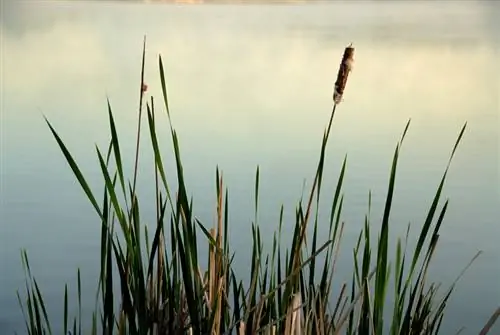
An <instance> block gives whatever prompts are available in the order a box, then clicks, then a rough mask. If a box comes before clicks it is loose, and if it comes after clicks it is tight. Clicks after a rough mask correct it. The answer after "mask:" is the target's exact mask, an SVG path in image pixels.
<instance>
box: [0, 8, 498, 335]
mask: <svg viewBox="0 0 500 335" xmlns="http://www.w3.org/2000/svg"><path fill="white" fill-rule="evenodd" d="M1 6H2V7H1V20H2V21H1V28H2V30H1V33H0V34H1V35H0V55H1V67H0V70H1V71H0V73H1V75H0V76H1V77H0V79H1V88H0V97H1V123H0V127H1V133H0V134H1V160H0V169H1V170H0V177H1V180H0V250H1V252H0V333H2V334H8V333H12V332H14V331H18V332H19V333H23V332H24V328H23V327H24V323H23V318H22V314H21V312H20V309H19V307H18V303H17V298H16V295H15V292H16V290H18V289H19V290H20V292H21V295H22V296H23V294H24V291H23V287H24V276H23V271H22V266H21V258H20V250H21V249H22V248H26V249H27V251H28V255H29V258H30V264H31V268H32V271H33V273H34V274H35V275H36V277H37V280H38V281H39V283H40V286H41V289H42V291H43V294H44V297H45V299H46V301H47V303H48V306H47V307H48V310H49V312H50V313H51V315H53V318H54V319H55V320H60V319H61V317H62V310H63V292H64V284H65V283H68V284H69V287H70V293H71V294H72V295H71V299H73V300H71V302H72V303H75V302H76V300H75V295H74V294H73V292H74V289H75V285H76V270H77V267H80V268H81V273H82V285H83V292H84V313H86V314H85V315H86V317H87V318H88V320H90V312H91V310H92V307H93V303H94V294H95V288H96V284H97V283H96V280H97V275H98V268H99V266H98V262H99V257H98V256H99V233H100V226H99V221H98V220H97V216H96V215H95V213H94V212H93V209H92V207H91V205H90V203H89V202H88V201H87V199H86V197H85V195H84V194H83V192H82V191H81V189H80V187H79V185H78V184H77V182H76V179H75V178H74V176H73V175H72V172H71V171H70V169H69V167H68V165H67V163H66V161H65V159H64V157H63V155H62V154H61V151H60V150H59V148H58V146H57V144H56V142H55V141H54V139H53V137H52V135H51V133H50V131H49V128H48V127H47V125H46V123H45V121H44V118H43V116H44V115H45V116H46V117H47V118H48V119H49V120H50V122H52V124H53V125H54V127H55V128H56V129H57V131H58V132H59V133H60V135H61V137H62V138H63V140H64V141H65V143H66V144H67V146H68V148H69V149H70V151H71V152H72V154H73V155H74V157H75V158H76V160H77V162H78V163H79V164H80V168H81V169H82V171H83V173H84V174H85V175H86V176H87V178H88V180H89V183H90V185H91V187H92V189H93V190H94V191H95V192H96V194H97V196H98V197H100V195H101V194H102V185H103V184H102V177H101V175H100V171H99V164H98V160H97V158H96V153H95V144H97V145H99V147H100V148H101V150H102V151H104V150H106V148H105V146H106V143H107V141H108V138H109V133H108V119H107V114H106V113H107V108H106V97H109V99H110V102H111V105H112V108H113V110H114V114H115V118H116V124H117V127H118V131H119V135H120V138H121V143H120V144H121V148H122V150H123V153H124V154H123V156H124V160H125V162H126V164H127V170H126V172H127V173H128V175H129V176H131V169H132V168H131V167H132V165H133V151H134V145H135V128H136V120H137V109H138V89H139V83H138V80H139V75H140V61H141V47H142V39H143V36H144V35H147V56H146V71H145V72H146V73H145V76H146V82H147V84H148V85H149V87H148V92H147V95H148V97H149V96H150V95H153V96H154V97H155V98H156V100H155V105H156V106H157V111H158V112H159V114H158V116H157V123H158V124H159V127H160V130H161V131H160V134H159V136H160V139H161V142H162V143H161V145H162V148H163V153H164V159H165V160H166V167H167V172H168V176H169V177H168V178H169V180H174V179H175V170H174V165H173V155H172V150H171V141H170V140H169V136H168V124H167V118H166V117H165V114H162V113H164V106H163V104H162V99H161V90H160V85H159V84H160V81H159V75H158V55H159V54H161V55H162V57H163V62H164V66H165V71H166V76H167V85H168V91H169V97H170V107H171V113H172V117H173V122H174V125H175V127H176V129H177V131H178V133H179V135H180V139H181V141H180V142H181V153H182V158H183V162H184V169H185V174H186V178H187V181H188V187H189V192H190V194H192V195H193V197H194V204H195V212H196V213H197V215H198V216H199V218H200V220H201V221H203V222H204V223H205V224H206V225H207V226H211V225H212V224H213V223H214V218H215V196H214V194H215V168H216V166H217V164H218V165H219V167H220V168H221V169H222V170H223V171H224V179H225V183H226V185H227V186H228V187H229V192H230V201H231V202H230V221H231V226H230V236H231V242H232V244H233V248H234V249H235V250H236V251H237V255H238V256H237V257H239V258H237V260H238V261H237V263H236V267H237V268H239V269H240V270H242V271H245V270H246V269H247V268H248V265H249V261H250V257H251V255H250V253H249V250H250V248H251V228H250V225H251V222H252V220H253V190H254V180H253V178H254V174H255V168H256V166H257V165H260V173H261V188H260V193H261V198H260V213H261V215H260V217H259V221H260V224H261V226H262V228H261V229H262V232H263V236H264V237H265V239H267V240H269V239H270V236H271V233H272V231H274V229H275V228H276V226H277V223H278V218H279V207H280V205H281V204H284V206H285V213H286V215H285V218H286V219H287V222H285V225H284V228H283V229H284V231H285V232H286V234H287V236H289V235H290V234H291V231H290V230H291V228H290V227H291V225H292V224H293V221H292V220H293V216H294V208H295V204H296V202H297V200H298V199H299V198H300V195H301V192H302V186H303V183H304V180H305V181H306V187H310V183H311V180H312V178H313V176H314V172H315V170H314V169H315V164H316V162H317V159H318V155H319V146H320V143H321V137H322V133H323V129H324V127H325V126H326V123H327V121H328V118H329V113H330V110H331V106H332V88H333V83H334V81H335V77H336V73H337V69H338V64H339V61H340V58H341V56H342V53H343V50H344V47H345V46H346V45H348V44H349V43H351V42H352V43H353V45H354V46H355V48H356V54H355V66H354V70H353V72H352V73H351V74H350V76H349V81H348V84H347V88H346V91H345V95H344V101H343V102H342V103H341V104H340V105H339V108H338V110H337V114H336V116H335V120H334V126H333V133H332V135H331V137H330V144H329V147H328V159H327V162H326V164H327V165H326V172H325V181H324V185H323V187H324V189H323V191H324V192H325V198H324V201H323V202H322V206H323V207H324V209H325V213H327V212H328V208H327V207H328V205H329V202H330V201H331V197H332V195H333V192H334V187H335V181H336V178H337V176H338V173H339V170H340V167H341V163H342V159H343V157H344V156H345V155H346V154H348V164H347V174H346V179H345V199H344V209H343V215H342V220H343V221H344V222H345V231H344V237H345V239H344V241H343V244H342V249H341V250H342V253H341V256H340V257H341V258H340V261H339V269H338V276H339V277H338V278H339V279H338V281H337V282H338V283H339V285H340V283H341V280H349V279H350V276H349V273H350V272H349V271H350V268H351V267H352V261H351V257H352V247H353V246H354V241H355V240H356V238H357V235H358V233H359V231H360V229H361V228H362V224H363V222H364V221H363V220H364V215H365V214H366V212H367V207H368V192H369V191H370V190H371V191H372V194H373V203H372V207H373V208H372V212H371V216H372V220H373V221H374V222H375V223H377V222H380V219H381V215H382V210H383V205H384V199H385V195H386V192H387V181H388V177H389V170H390V164H391V159H392V155H393V151H394V148H395V145H396V142H397V140H398V139H399V137H400V136H401V133H402V131H403V129H404V126H405V124H406V122H407V120H408V119H409V118H411V119H412V123H411V126H410V129H409V132H408V134H407V137H406V139H405V142H404V146H403V150H402V153H401V157H400V159H401V161H400V165H399V169H398V177H397V185H396V189H395V201H394V204H393V205H394V208H393V212H392V214H391V233H390V234H391V243H394V242H395V240H396V238H397V237H398V236H403V235H404V233H405V231H406V226H407V224H408V223H409V222H411V223H412V225H413V226H412V227H413V229H412V231H411V232H412V233H411V234H410V244H414V243H415V241H416V239H417V231H418V227H419V225H421V224H422V222H423V221H424V219H425V215H426V213H427V210H428V208H429V206H430V204H431V201H432V198H433V196H434V193H435V190H436V188H437V186H438V183H439V181H440V178H441V175H442V173H443V172H444V169H445V167H446V164H447V160H448V157H449V154H450V152H451V149H452V148H453V145H454V143H455V140H456V138H457V136H458V134H459V131H460V129H461V127H462V125H463V124H464V123H465V122H467V130H466V132H465V135H464V137H463V142H462V143H461V145H460V146H459V148H458V151H457V153H456V157H455V159H454V160H453V162H452V165H451V168H450V171H449V174H448V179H447V182H446V184H445V187H444V190H443V201H444V200H445V199H448V198H449V199H450V204H449V208H448V213H447V216H446V219H445V221H444V223H443V227H442V233H441V240H440V246H439V248H438V251H437V253H436V259H435V262H434V264H433V266H432V268H431V273H430V276H431V279H432V280H435V281H438V282H442V283H443V287H444V288H446V287H448V285H449V284H451V282H452V281H453V280H454V279H455V277H456V276H457V275H458V274H459V273H460V271H461V270H462V268H463V267H464V266H465V265H466V264H467V263H468V261H469V260H470V259H471V258H472V257H473V256H474V255H475V254H476V253H477V252H478V251H479V250H482V251H483V254H482V255H481V256H480V257H479V258H478V259H477V261H476V262H475V263H474V264H473V265H472V267H471V268H470V269H469V271H468V272H466V274H465V275H464V277H462V279H461V281H460V282H459V283H458V286H457V290H456V292H455V294H454V295H453V296H452V298H451V302H450V305H449V308H448V314H447V317H446V318H445V321H444V325H443V327H444V328H445V332H444V333H446V334H448V333H455V332H456V331H457V330H458V329H460V328H461V327H462V326H465V327H467V328H466V331H465V333H467V334H477V333H478V331H479V329H480V328H481V327H482V325H484V323H485V322H486V321H487V319H488V317H489V316H490V315H491V314H492V313H493V311H494V310H495V309H496V308H497V307H498V306H499V304H500V245H499V244H498V240H499V238H500V222H499V220H498V219H499V218H500V209H499V207H498V206H499V203H500V201H499V200H500V196H499V187H500V179H499V178H500V176H499V168H500V165H499V159H500V152H499V140H500V139H499V132H500V130H499V129H500V120H499V112H500V109H499V104H500V101H499V96H500V79H499V78H500V62H499V60H500V50H499V46H500V38H499V34H500V6H499V5H498V3H497V2H495V1H491V2H488V1H457V2H453V1H442V2H425V1H407V2H406V1H405V2H399V3H397V2H392V1H387V2H386V1H384V2H361V1H360V2H358V1H354V2H351V3H342V2H335V3H333V2H332V3H330V4H329V3H317V4H314V5H287V6H285V5H283V6H278V5H273V6H271V5H269V6H265V5H253V6H250V5H201V6H184V5H153V4H148V5H146V4H138V3H132V4H131V3H125V2H120V1H115V2H103V3H98V2H86V1H82V2H78V3H69V2H49V1H41V2H38V3H37V2H34V1H2V3H1ZM142 145H143V147H144V148H145V150H146V151H144V155H143V156H141V168H140V170H139V177H138V182H139V185H141V186H140V188H139V190H140V192H141V195H142V196H143V197H144V198H142V199H144V200H143V201H144V204H143V209H144V210H148V208H149V209H150V210H151V211H152V210H153V208H154V205H152V199H153V196H152V193H153V181H154V176H153V173H152V171H153V169H152V165H151V164H150V163H151V152H150V151H149V149H148V148H146V147H147V145H148V134H147V132H144V136H143V142H142ZM443 201H442V202H441V203H440V206H442V204H443ZM148 202H149V204H148ZM327 226H328V225H327V223H326V220H323V223H321V225H320V230H321V235H322V236H324V235H325V234H327V232H328V227H327ZM374 227H377V225H376V224H375V226H374ZM373 229H375V228H373ZM54 326H55V325H54ZM57 326H59V325H57ZM57 329H58V331H59V329H60V327H58V328H57ZM498 332H500V326H497V327H496V333H498ZM493 333H495V330H494V331H493Z"/></svg>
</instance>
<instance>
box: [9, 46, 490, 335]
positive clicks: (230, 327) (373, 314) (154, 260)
mask: <svg viewBox="0 0 500 335" xmlns="http://www.w3.org/2000/svg"><path fill="white" fill-rule="evenodd" d="M353 56H354V48H353V47H352V46H348V47H347V48H346V50H345V53H344V56H343V58H342V62H341V65H340V69H339V73H338V77H337V80H336V83H335V87H334V94H333V109H332V112H331V115H330V120H329V123H328V127H327V128H326V130H325V132H324V135H323V140H322V143H321V149H320V157H319V161H318V165H317V169H316V173H315V177H314V182H313V184H312V187H311V190H310V192H309V197H308V200H307V202H305V203H304V202H303V201H302V200H301V201H299V203H298V204H297V206H296V210H295V218H296V220H295V223H294V225H293V227H294V228H293V229H294V233H293V238H292V241H291V246H290V247H289V248H287V249H286V250H285V251H284V249H283V247H282V240H281V231H282V227H283V224H284V223H283V207H282V208H281V215H280V221H279V224H278V229H277V231H276V233H275V234H274V237H273V244H272V248H271V250H270V253H265V252H264V250H263V246H262V240H261V233H260V229H259V226H258V225H257V224H256V223H255V222H254V223H253V224H252V228H251V233H252V241H253V249H252V253H251V263H250V272H249V273H248V277H247V278H244V279H245V280H246V279H249V281H250V284H249V285H248V286H245V285H244V281H243V280H242V278H238V277H237V275H236V273H235V272H234V271H233V267H232V261H233V257H234V249H233V248H232V246H231V244H230V242H231V241H230V240H229V239H228V238H227V236H228V226H229V224H230V223H229V220H228V210H229V209H228V192H227V188H225V185H224V180H223V177H222V173H220V172H219V170H218V169H217V171H216V193H217V204H216V206H217V220H216V224H215V226H214V227H212V228H207V227H206V226H205V225H203V224H202V223H201V222H200V221H199V220H198V219H197V218H196V217H195V215H194V213H193V210H192V208H193V206H192V203H191V202H190V200H189V198H188V190H187V189H186V183H185V180H184V173H183V166H182V160H181V156H180V147H179V140H178V135H177V132H176V130H175V128H174V127H173V124H172V120H171V118H170V113H171V111H170V109H169V105H168V99H167V89H166V82H165V75H164V68H163V63H162V58H161V56H160V57H159V64H158V65H159V72H160V83H161V89H162V93H163V103H164V109H165V111H166V115H167V118H168V121H169V126H170V134H171V137H172V140H173V152H174V157H175V163H176V174H177V184H178V186H177V189H176V190H175V191H174V190H172V189H171V187H170V185H169V184H168V183H167V178H166V172H165V168H164V164H163V160H162V155H161V151H160V146H159V143H158V139H157V136H156V131H157V126H156V122H157V117H158V115H157V112H158V107H156V106H155V104H154V100H153V98H152V97H151V98H150V99H148V98H147V96H146V94H147V86H146V84H145V80H144V64H145V41H144V48H143V52H142V66H141V83H140V92H139V94H140V98H139V99H140V103H139V112H138V115H139V119H138V128H137V142H136V155H135V162H134V175H133V180H132V182H130V181H128V180H127V179H126V177H125V175H124V169H123V162H122V158H121V157H122V155H121V151H120V144H119V137H118V131H117V129H116V126H115V122H114V117H113V112H112V108H111V105H110V103H109V101H108V117H109V125H110V133H111V139H110V142H109V145H108V147H107V150H106V151H105V152H103V151H101V149H99V148H96V150H97V156H98V159H99V164H100V167H101V171H102V177H103V184H104V186H103V188H104V189H103V197H102V199H101V202H98V200H97V198H96V197H95V195H94V193H93V192H92V190H91V189H90V187H89V185H88V183H87V181H86V179H85V177H84V176H83V174H82V173H81V171H80V169H79V168H78V165H77V163H76V161H75V160H74V158H73V156H72V155H71V153H70V152H69V151H68V149H67V148H66V146H65V144H64V142H63V140H62V139H61V137H60V136H59V135H58V133H57V132H56V131H55V129H54V128H53V126H52V125H51V123H50V122H49V121H48V120H47V124H48V126H49V128H50V130H51V132H52V134H53V136H54V138H55V140H56V142H57V143H58V145H59V147H60V149H61V151H62V153H63V155H64V157H65V159H66V161H67V162H68V164H69V166H70V168H71V169H72V171H73V172H74V174H75V177H76V178H77V180H78V182H79V184H80V185H81V187H82V189H83V191H84V192H85V194H86V195H87V197H88V199H89V201H90V203H91V204H92V206H93V208H94V210H95V212H96V214H97V216H98V218H99V220H100V221H101V257H100V277H99V282H98V296H97V303H96V306H97V308H96V310H95V311H94V313H93V315H92V319H91V323H86V324H89V325H91V327H87V329H85V330H83V329H82V315H81V282H80V272H79V271H78V283H77V284H78V305H79V312H78V315H76V316H75V317H74V318H73V319H72V322H71V321H70V318H69V315H68V293H67V292H68V290H67V286H66V287H65V295H64V322H63V325H62V326H61V328H62V329H61V328H58V329H57V332H56V333H60V331H61V330H62V331H63V333H64V334H69V333H71V334H89V333H90V334H97V333H102V334H384V333H390V334H393V335H396V334H436V333H438V331H439V329H440V326H441V323H442V320H443V317H444V313H445V309H446V305H447V302H448V299H449V297H450V295H451V293H452V292H453V290H454V288H455V283H453V284H452V285H451V286H450V287H449V289H448V290H446V291H445V292H444V294H443V295H442V296H441V297H440V295H438V289H437V286H438V285H436V284H435V283H432V282H431V283H429V282H428V279H427V269H428V267H429V264H430V263H431V260H432V257H433V254H434V251H435V249H436V246H437V244H438V241H439V230H440V227H441V225H442V223H443V221H444V218H445V213H446V211H447V207H448V200H446V201H444V203H441V192H442V190H443V187H444V183H445V179H446V175H447V172H448V169H449V166H450V163H451V160H452V158H453V156H454V154H455V151H456V149H457V146H458V144H459V142H460V140H461V138H462V135H463V134H464V131H465V129H466V125H464V126H463V128H462V129H461V131H460V134H459V136H458V139H457V141H456V143H455V146H454V147H453V150H452V152H451V155H450V159H449V162H448V165H447V166H446V168H445V171H444V174H443V176H442V179H441V181H440V183H439V185H438V187H437V190H436V193H435V195H434V197H433V199H432V202H431V205H430V207H429V209H428V213H427V215H426V219H425V222H424V223H423V224H422V228H421V231H420V233H419V234H418V240H417V243H416V247H415V249H414V250H413V251H412V252H408V251H407V250H406V245H407V241H408V238H409V235H408V234H407V235H406V237H405V239H404V240H401V239H398V241H397V248H396V254H395V257H391V256H390V255H389V251H388V240H389V229H390V224H389V222H390V212H391V208H392V200H393V196H394V186H395V182H396V169H397V166H398V159H399V153H400V150H401V146H402V144H403V141H404V138H405V134H406V132H407V130H408V127H409V125H410V122H409V121H408V123H407V125H406V127H405V129H404V132H403V134H402V136H401V138H400V140H399V141H398V143H397V145H396V148H395V150H394V156H393V160H392V166H391V170H390V174H389V182H388V194H387V199H386V202H385V209H384V214H383V219H382V225H381V228H380V231H379V234H378V236H379V237H378V239H377V240H376V241H372V240H371V238H370V217H369V215H366V217H365V222H364V226H363V229H362V231H361V232H360V234H359V238H358V241H357V244H356V245H355V247H354V254H353V265H354V266H353V272H352V280H351V282H350V283H344V284H342V286H341V288H340V291H339V292H340V293H339V294H338V295H336V296H335V297H333V298H332V299H333V300H332V299H331V298H330V297H332V296H333V293H332V284H333V282H334V281H333V279H334V275H335V264H336V259H337V257H338V253H339V246H340V240H341V239H342V234H343V228H344V223H343V221H342V220H341V215H342V205H343V201H344V196H343V186H342V185H343V180H344V175H345V171H346V162H347V158H345V159H344V161H343V164H342V168H341V171H340V172H339V177H338V181H337V186H336V189H335V193H334V195H333V201H332V206H331V209H330V213H331V214H330V217H329V221H328V222H326V223H325V222H320V221H319V219H318V215H317V212H318V207H319V199H320V196H321V182H322V176H323V172H324V168H325V167H324V163H325V155H326V148H327V143H328V137H329V134H330V132H331V128H332V122H333V117H334V114H335V111H336V108H337V106H338V104H339V103H340V102H341V100H342V95H343V93H344V89H345V86H346V83H347V78H348V74H349V72H350V70H351V68H352V63H353ZM144 105H145V110H143V106H144ZM144 112H145V113H146V116H147V130H148V131H149V137H150V143H149V144H150V146H151V148H152V149H153V153H154V171H155V190H156V217H155V230H154V233H153V234H152V235H149V234H148V232H147V230H145V227H144V223H143V222H142V221H141V217H142V216H141V210H140V207H139V204H140V200H139V199H138V197H137V194H136V183H137V170H138V164H139V159H138V157H139V151H140V141H139V138H140V132H141V129H142V127H141V120H142V118H143V116H142V114H143V113H144ZM259 174H260V171H259V168H258V167H257V170H256V176H255V215H256V217H257V212H258V199H259ZM314 203H316V206H313V204H314ZM369 203H370V204H369V207H370V206H371V201H370V202H369ZM313 208H316V213H313ZM287 224H291V223H287ZM320 224H321V225H328V227H329V229H328V239H327V241H326V242H325V243H323V244H319V243H318V226H319V225H320ZM310 225H312V229H313V233H312V236H309V238H310V244H309V243H308V241H307V240H308V238H306V237H307V236H306V235H307V234H306V231H307V227H308V226H310ZM288 227H290V226H288ZM117 230H118V231H117ZM118 232H119V233H120V235H121V236H120V237H118ZM143 232H144V234H143ZM200 233H201V235H200ZM149 236H151V237H152V238H151V239H150V238H149ZM200 236H201V238H200ZM167 241H168V242H167ZM200 243H208V246H209V248H208V250H209V251H208V267H207V269H205V271H203V270H202V269H201V268H200V260H199V252H198V247H199V245H200ZM320 254H322V256H323V257H322V261H320V260H319V258H318V255H320ZM22 259H23V264H24V266H25V269H26V295H25V296H24V297H23V298H21V295H20V294H19V293H18V298H19V303H20V306H21V308H22V311H23V314H24V317H25V320H26V328H27V331H28V333H29V334H52V331H53V329H54V328H52V326H51V323H50V318H49V316H48V315H47V312H46V308H45V303H44V300H43V297H42V294H41V291H40V289H39V287H38V284H37V282H36V280H35V278H34V277H33V276H32V274H31V271H30V268H29V263H28V256H27V254H26V252H25V251H23V257H22ZM391 269H392V271H390V270H391ZM318 274H319V276H318ZM116 277H118V278H116ZM114 279H118V280H119V287H118V288H117V287H115V286H114V285H113V281H114ZM391 282H392V284H393V287H392V290H393V294H394V302H393V303H392V305H388V298H387V297H388V294H387V292H388V290H389V289H390V287H389V283H391ZM117 297H119V302H120V303H119V304H118V305H117V304H116V298H117ZM387 311H389V312H391V313H389V314H391V317H390V318H389V319H387V318H386V316H387V315H388V314H387ZM497 314H498V313H497ZM384 316H385V317H384ZM497 316H498V315H497ZM490 321H491V320H490ZM494 321H495V320H494V318H493V321H492V322H489V323H488V324H487V325H486V326H485V329H484V330H483V331H485V333H486V332H487V331H488V329H489V328H490V327H491V325H492V323H494ZM485 333H484V334H485Z"/></svg>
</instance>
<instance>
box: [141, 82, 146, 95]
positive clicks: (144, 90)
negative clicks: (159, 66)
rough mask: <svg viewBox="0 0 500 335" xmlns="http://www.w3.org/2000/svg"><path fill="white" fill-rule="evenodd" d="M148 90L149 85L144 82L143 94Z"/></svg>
mask: <svg viewBox="0 0 500 335" xmlns="http://www.w3.org/2000/svg"><path fill="white" fill-rule="evenodd" d="M147 90H148V85H146V84H142V87H141V92H142V94H144V93H146V91H147Z"/></svg>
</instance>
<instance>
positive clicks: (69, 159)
mask: <svg viewBox="0 0 500 335" xmlns="http://www.w3.org/2000/svg"><path fill="white" fill-rule="evenodd" d="M44 118H45V121H46V122H47V124H48V126H49V128H50V131H51V132H52V134H53V135H54V138H55V139H56V141H57V144H59V147H60V148H61V151H62V152H63V154H64V157H65V158H66V161H67V162H68V164H69V166H70V167H71V170H72V171H73V173H74V174H75V176H76V179H77V180H78V182H79V183H80V186H81V187H82V188H83V191H84V192H85V194H86V195H87V198H88V199H89V201H90V203H91V204H92V206H93V207H94V209H95V211H96V212H97V214H98V215H99V217H100V218H101V219H102V212H101V209H100V208H99V205H98V204H97V201H96V199H95V197H94V195H93V194H92V191H91V190H90V187H89V185H88V184H87V181H86V180H85V178H84V177H83V175H82V173H81V171H80V169H79V168H78V165H77V164H76V162H75V160H74V159H73V157H72V156H71V154H70V153H69V151H68V149H67V148H66V146H65V145H64V143H63V141H62V140H61V138H60V137H59V135H58V134H57V132H56V131H55V130H54V128H53V127H52V125H51V124H50V122H49V120H47V118H46V117H45V116H44Z"/></svg>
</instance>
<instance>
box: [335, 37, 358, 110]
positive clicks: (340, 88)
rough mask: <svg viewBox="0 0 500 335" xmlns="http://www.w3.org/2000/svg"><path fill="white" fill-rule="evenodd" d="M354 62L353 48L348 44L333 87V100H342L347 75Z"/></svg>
mask: <svg viewBox="0 0 500 335" xmlns="http://www.w3.org/2000/svg"><path fill="white" fill-rule="evenodd" d="M353 64H354V48H353V47H352V44H349V46H348V47H347V48H345V50H344V56H343V57H342V62H341V63H340V68H339V72H338V74H337V81H335V88H334V90H333V101H334V102H335V103H336V104H339V103H340V102H341V101H342V95H343V94H344V89H345V86H346V84H347V77H348V76H349V72H351V70H352V66H353Z"/></svg>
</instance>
